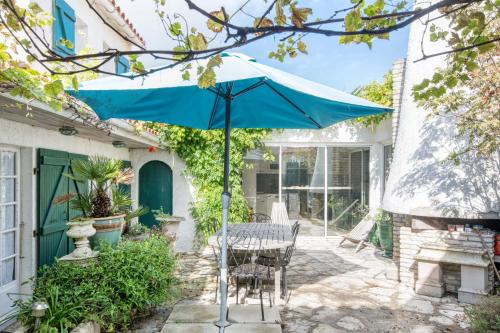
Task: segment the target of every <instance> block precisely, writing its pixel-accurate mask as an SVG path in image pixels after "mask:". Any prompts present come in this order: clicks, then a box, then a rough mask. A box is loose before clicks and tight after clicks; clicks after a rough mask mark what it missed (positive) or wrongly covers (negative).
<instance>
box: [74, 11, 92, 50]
mask: <svg viewBox="0 0 500 333" xmlns="http://www.w3.org/2000/svg"><path fill="white" fill-rule="evenodd" d="M88 34H89V27H88V25H87V24H85V22H84V21H83V20H82V19H81V18H79V17H77V18H76V36H75V38H76V39H75V50H76V52H77V53H78V52H80V51H81V50H82V49H84V48H85V47H87V44H88Z"/></svg>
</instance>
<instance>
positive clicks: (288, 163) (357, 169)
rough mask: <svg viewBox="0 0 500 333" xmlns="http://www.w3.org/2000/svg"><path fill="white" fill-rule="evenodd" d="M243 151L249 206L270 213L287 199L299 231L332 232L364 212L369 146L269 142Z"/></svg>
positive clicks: (347, 227)
mask: <svg viewBox="0 0 500 333" xmlns="http://www.w3.org/2000/svg"><path fill="white" fill-rule="evenodd" d="M267 149H268V150H269V151H270V152H271V154H272V156H273V160H272V161H269V160H268V159H265V158H264V157H263V156H264V152H263V151H260V150H256V151H252V152H250V153H248V154H247V156H246V157H245V162H246V163H247V165H248V166H249V168H247V169H246V170H245V171H244V172H243V189H244V191H245V196H246V198H247V201H248V204H249V206H250V207H251V209H252V210H253V211H254V212H256V213H263V214H267V215H269V216H271V210H272V204H273V202H277V201H279V200H280V196H281V201H282V202H284V203H285V205H286V208H287V211H288V217H289V218H290V220H291V221H299V222H300V224H301V228H300V235H303V236H325V235H327V236H334V235H339V234H345V233H346V232H348V231H350V230H351V229H352V228H353V227H354V226H355V225H356V224H357V223H359V221H360V220H361V219H362V218H363V217H364V216H365V215H366V214H367V212H368V204H369V199H370V198H369V192H370V191H369V184H370V168H369V162H370V149H369V148H368V147H328V146H325V145H323V146H317V147H310V146H309V147H287V146H278V147H268V148H267Z"/></svg>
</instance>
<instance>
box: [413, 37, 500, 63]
mask: <svg viewBox="0 0 500 333" xmlns="http://www.w3.org/2000/svg"><path fill="white" fill-rule="evenodd" d="M498 41H500V37H496V38H493V39H491V40H487V41H484V42H481V43H477V44H473V45H469V46H464V47H460V48H457V49H451V50H448V51H443V52H437V53H432V54H428V55H425V56H423V57H422V58H419V59H417V60H414V61H413V62H419V61H422V60H426V59H429V58H433V57H437V56H441V55H445V54H451V53H456V52H462V51H467V50H471V49H474V48H476V47H480V46H483V45H487V44H491V43H496V42H498Z"/></svg>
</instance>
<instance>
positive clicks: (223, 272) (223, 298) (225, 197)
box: [215, 94, 231, 333]
mask: <svg viewBox="0 0 500 333" xmlns="http://www.w3.org/2000/svg"><path fill="white" fill-rule="evenodd" d="M225 101H226V114H225V116H226V118H225V124H224V189H223V192H222V244H221V269H220V279H219V281H220V286H219V292H220V313H219V320H218V321H217V322H216V323H215V325H216V326H218V327H219V332H220V333H222V332H224V328H225V327H227V326H229V325H230V323H229V322H228V321H227V314H228V310H227V223H228V216H229V204H230V199H231V194H230V193H229V143H230V138H231V96H230V95H229V94H228V95H227V96H226V97H225Z"/></svg>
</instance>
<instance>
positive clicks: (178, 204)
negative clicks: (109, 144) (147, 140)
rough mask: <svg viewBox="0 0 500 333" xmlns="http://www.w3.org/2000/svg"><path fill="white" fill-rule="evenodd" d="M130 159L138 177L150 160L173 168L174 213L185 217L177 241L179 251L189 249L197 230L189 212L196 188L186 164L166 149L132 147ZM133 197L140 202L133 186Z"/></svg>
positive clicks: (137, 190)
mask: <svg viewBox="0 0 500 333" xmlns="http://www.w3.org/2000/svg"><path fill="white" fill-rule="evenodd" d="M130 161H131V162H132V167H133V168H134V170H135V171H136V178H137V179H138V176H139V170H140V169H141V167H142V166H143V165H144V164H146V163H147V162H150V161H161V162H163V163H165V164H167V165H168V166H169V167H170V169H172V194H173V197H172V215H176V216H182V217H184V218H185V220H184V221H183V222H181V224H180V226H179V235H178V239H177V243H176V249H177V250H178V251H189V250H191V249H192V246H193V237H194V232H195V225H194V221H193V219H192V218H191V214H190V213H189V207H190V206H191V202H192V201H193V197H194V188H193V186H192V184H191V182H190V180H189V179H188V178H187V177H186V176H185V175H184V174H183V171H184V169H185V168H186V165H185V163H184V161H182V160H181V159H180V158H179V157H178V156H177V155H176V154H175V153H169V152H167V151H164V150H160V149H159V150H158V151H156V152H149V151H148V149H131V150H130ZM132 199H133V200H134V202H135V203H138V202H139V188H138V186H132Z"/></svg>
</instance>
